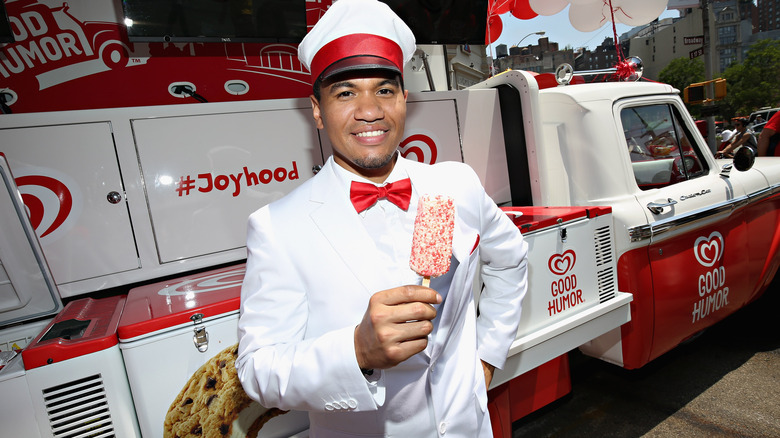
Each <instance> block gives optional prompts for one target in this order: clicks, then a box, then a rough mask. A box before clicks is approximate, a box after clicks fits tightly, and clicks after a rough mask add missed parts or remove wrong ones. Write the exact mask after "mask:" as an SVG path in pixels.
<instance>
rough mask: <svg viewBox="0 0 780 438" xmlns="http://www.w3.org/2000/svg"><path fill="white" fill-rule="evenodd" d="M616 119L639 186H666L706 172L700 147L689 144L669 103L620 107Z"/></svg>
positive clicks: (676, 112)
mask: <svg viewBox="0 0 780 438" xmlns="http://www.w3.org/2000/svg"><path fill="white" fill-rule="evenodd" d="M620 120H621V123H622V125H623V133H624V134H625V138H626V146H627V147H628V153H629V156H630V158H631V166H632V167H633V169H634V178H635V180H636V183H637V185H638V186H639V188H640V189H642V190H650V189H655V188H660V187H666V186H669V185H672V184H676V183H678V182H682V181H687V180H689V179H693V178H697V177H700V176H702V175H704V174H706V173H707V165H706V161H705V160H704V158H703V157H702V155H701V151H699V150H698V149H697V148H695V147H694V146H693V143H692V142H691V140H690V139H691V135H690V133H689V132H687V129H685V125H684V124H683V122H682V117H681V115H680V113H679V112H678V111H677V109H676V108H674V107H673V106H672V105H668V104H657V105H645V106H636V107H628V108H624V109H623V110H621V111H620Z"/></svg>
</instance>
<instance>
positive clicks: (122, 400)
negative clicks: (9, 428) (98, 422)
mask: <svg viewBox="0 0 780 438" xmlns="http://www.w3.org/2000/svg"><path fill="white" fill-rule="evenodd" d="M83 380H91V381H92V383H94V384H93V385H91V386H90V390H94V391H95V392H96V393H99V394H98V395H97V396H96V397H98V398H102V400H103V403H102V404H100V403H99V404H100V407H96V408H95V410H103V411H104V412H105V409H108V412H109V415H110V418H109V419H108V421H105V420H104V423H110V424H109V425H106V426H104V429H105V430H104V434H105V435H90V436H114V437H118V438H125V437H126V438H137V437H139V436H141V435H140V431H139V429H138V423H137V420H136V417H135V415H133V409H132V407H133V398H132V396H131V393H130V387H129V385H128V382H127V374H126V373H125V366H124V364H123V362H122V354H121V352H120V351H119V346H118V345H114V346H112V347H110V348H107V349H105V350H101V351H97V352H95V353H90V354H86V355H84V356H79V357H75V358H72V359H69V360H66V361H63V362H55V363H53V364H50V365H45V366H41V367H37V368H33V369H31V370H28V371H27V382H28V385H29V387H30V394H31V397H32V404H33V409H34V411H35V413H36V418H37V421H38V427H39V429H40V431H41V435H42V436H43V437H44V438H55V437H60V436H64V435H63V432H62V428H63V427H83V429H84V430H87V431H89V430H90V427H91V426H92V424H91V419H89V418H88V419H84V420H82V421H81V422H80V423H79V420H78V418H79V417H78V416H77V415H74V416H73V418H74V420H73V421H71V422H70V424H69V426H64V425H63V424H62V422H63V421H66V420H62V419H60V418H59V417H61V416H62V415H61V414H55V413H53V412H52V410H53V409H56V407H53V406H51V405H50V404H49V403H50V400H52V397H60V398H61V399H62V400H71V399H72V400H73V401H75V402H78V399H77V397H81V396H84V394H85V391H87V390H85V389H84V387H85V386H87V385H88V383H84V382H83ZM71 388H72V389H71ZM71 390H72V397H69V396H68V394H67V391H71ZM92 398H94V397H92ZM47 399H48V400H47ZM75 407H77V404H76V405H75V406H74V408H75ZM55 412H56V411H55ZM102 415H103V416H104V414H102Z"/></svg>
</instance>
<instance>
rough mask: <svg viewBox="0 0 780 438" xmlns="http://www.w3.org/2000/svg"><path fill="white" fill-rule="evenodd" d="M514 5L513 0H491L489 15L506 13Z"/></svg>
mask: <svg viewBox="0 0 780 438" xmlns="http://www.w3.org/2000/svg"><path fill="white" fill-rule="evenodd" d="M514 7H515V0H491V2H490V15H501V14H506V13H507V12H509V11H511V10H512V8H514Z"/></svg>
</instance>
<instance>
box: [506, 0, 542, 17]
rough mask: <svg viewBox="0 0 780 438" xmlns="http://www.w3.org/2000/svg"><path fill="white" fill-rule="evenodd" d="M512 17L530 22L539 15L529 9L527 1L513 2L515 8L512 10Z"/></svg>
mask: <svg viewBox="0 0 780 438" xmlns="http://www.w3.org/2000/svg"><path fill="white" fill-rule="evenodd" d="M512 15H514V16H515V17H517V18H519V19H521V20H530V19H532V18H534V17H536V16H537V15H539V14H537V13H536V12H534V10H533V9H531V5H530V4H528V0H515V7H513V8H512Z"/></svg>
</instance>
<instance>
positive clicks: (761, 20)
mask: <svg viewBox="0 0 780 438" xmlns="http://www.w3.org/2000/svg"><path fill="white" fill-rule="evenodd" d="M758 11H761V14H758V13H757V12H758ZM773 30H780V0H757V6H756V31H757V32H769V31H773Z"/></svg>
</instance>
